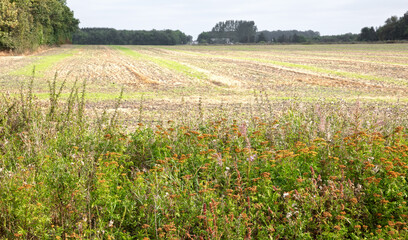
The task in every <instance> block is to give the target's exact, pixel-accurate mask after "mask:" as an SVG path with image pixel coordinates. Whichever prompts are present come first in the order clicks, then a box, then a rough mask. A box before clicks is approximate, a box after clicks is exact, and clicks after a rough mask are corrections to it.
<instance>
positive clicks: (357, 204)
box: [0, 79, 408, 239]
mask: <svg viewBox="0 0 408 240" xmlns="http://www.w3.org/2000/svg"><path fill="white" fill-rule="evenodd" d="M63 87H64V83H61V84H58V82H57V81H56V79H54V81H52V82H49V88H50V91H49V92H50V96H49V99H50V101H49V103H48V105H45V104H44V101H42V102H41V101H37V100H36V97H35V95H33V93H32V88H33V81H30V82H29V84H28V89H27V90H25V89H22V91H21V96H20V97H19V98H12V97H9V96H3V97H2V98H1V100H0V103H1V104H0V112H1V113H2V114H0V186H1V188H0V210H1V211H0V222H1V223H2V224H0V238H2V239H17V238H23V239H67V238H82V239H113V238H114V239H143V238H149V239H172V238H179V239H188V238H191V239H381V238H384V239H388V238H389V237H390V236H391V237H393V238H395V239H406V238H407V237H408V231H407V229H406V224H407V218H408V206H407V200H408V187H407V183H406V180H407V179H406V178H407V174H408V156H407V154H408V135H407V134H408V132H407V129H406V128H405V126H406V122H399V123H398V124H401V125H402V126H399V125H393V124H391V123H387V125H385V126H383V127H380V125H379V124H377V119H375V117H373V116H371V118H370V117H369V118H364V119H363V113H364V112H365V109H364V108H363V107H362V106H360V105H359V104H358V103H357V104H356V106H354V107H353V108H351V109H348V110H347V111H346V112H350V113H351V114H350V115H347V116H346V115H343V114H342V113H340V112H339V111H338V110H340V109H342V108H344V107H345V106H343V105H342V103H340V102H336V103H327V106H325V105H322V106H320V105H319V104H318V103H316V104H312V105H310V106H309V107H305V106H303V107H302V108H303V110H301V108H300V103H296V102H293V106H292V107H291V108H290V109H288V111H285V112H284V113H283V114H282V115H281V116H279V117H278V116H277V118H276V119H275V118H273V117H271V116H269V117H266V116H265V117H262V118H260V117H251V118H250V119H247V120H248V121H244V120H234V119H232V118H230V119H226V118H223V117H221V116H213V117H214V118H213V119H211V120H208V121H207V120H201V121H200V122H199V123H197V124H195V125H191V126H185V125H184V123H183V122H173V121H168V122H165V123H163V124H160V125H156V126H144V125H143V124H142V123H139V124H138V125H137V126H134V127H135V129H134V130H132V131H128V132H126V131H125V130H124V129H123V128H122V127H121V126H120V124H119V122H118V121H117V120H118V119H117V113H118V108H119V104H120V100H121V99H122V97H121V94H120V96H119V98H118V100H117V103H116V104H115V111H114V113H113V115H112V116H108V115H106V114H101V115H98V116H96V118H93V119H91V118H87V115H86V112H85V108H84V106H85V102H84V98H85V94H86V90H85V89H86V83H83V84H82V86H77V84H76V83H75V84H74V86H73V87H72V89H71V91H70V96H69V98H68V99H67V101H65V102H61V101H60V93H61V91H62V88H63ZM323 104H324V103H323ZM329 109H331V111H330V112H325V110H329ZM162 122H163V121H162Z"/></svg>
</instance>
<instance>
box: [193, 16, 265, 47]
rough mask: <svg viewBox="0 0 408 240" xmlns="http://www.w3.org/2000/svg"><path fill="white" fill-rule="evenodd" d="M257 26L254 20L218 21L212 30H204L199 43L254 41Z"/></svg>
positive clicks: (198, 39) (199, 37)
mask: <svg viewBox="0 0 408 240" xmlns="http://www.w3.org/2000/svg"><path fill="white" fill-rule="evenodd" d="M257 29H258V28H257V27H256V25H255V22H254V21H243V20H239V21H234V20H227V21H224V22H219V23H217V24H216V25H215V26H214V27H213V28H212V30H211V31H210V32H202V33H201V34H200V35H199V36H198V38H197V41H198V42H199V43H234V42H240V43H253V42H255V36H256V32H257Z"/></svg>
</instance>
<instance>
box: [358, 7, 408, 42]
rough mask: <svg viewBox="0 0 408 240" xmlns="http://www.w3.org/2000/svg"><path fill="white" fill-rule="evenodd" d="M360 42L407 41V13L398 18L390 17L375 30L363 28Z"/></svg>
mask: <svg viewBox="0 0 408 240" xmlns="http://www.w3.org/2000/svg"><path fill="white" fill-rule="evenodd" d="M359 40H360V41H368V42H372V41H390V40H391V41H392V40H408V12H406V13H405V14H404V16H402V17H400V18H398V17H397V16H392V17H390V18H388V19H387V20H386V21H385V24H384V25H383V26H380V27H379V28H377V29H374V27H364V28H363V29H361V33H360V36H359Z"/></svg>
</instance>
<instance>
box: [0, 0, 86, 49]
mask: <svg viewBox="0 0 408 240" xmlns="http://www.w3.org/2000/svg"><path fill="white" fill-rule="evenodd" d="M78 24H79V20H78V19H75V18H74V14H73V12H72V11H71V10H70V9H69V7H68V6H67V5H66V1H65V0H0V50H15V51H18V52H22V51H25V50H35V49H36V48H38V47H39V46H41V45H46V44H48V45H59V44H63V43H66V42H70V41H71V38H72V34H73V33H74V32H75V31H76V30H77V29H78Z"/></svg>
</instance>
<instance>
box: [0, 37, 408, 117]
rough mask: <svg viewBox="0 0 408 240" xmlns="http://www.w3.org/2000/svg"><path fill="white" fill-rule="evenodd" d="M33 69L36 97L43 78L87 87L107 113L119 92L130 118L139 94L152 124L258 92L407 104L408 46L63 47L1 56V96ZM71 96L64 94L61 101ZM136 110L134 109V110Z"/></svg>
mask: <svg viewBox="0 0 408 240" xmlns="http://www.w3.org/2000/svg"><path fill="white" fill-rule="evenodd" d="M34 66H36V74H35V76H36V77H35V80H34V83H35V84H34V92H36V93H39V95H38V96H39V97H40V98H47V96H48V85H47V80H50V79H53V78H54V75H55V74H56V73H57V74H58V77H57V80H58V81H59V82H60V83H61V82H62V81H63V80H64V79H67V84H66V85H67V89H69V87H71V86H72V85H73V83H74V82H75V80H78V81H79V82H81V83H82V81H84V80H86V81H87V83H86V84H87V96H86V97H87V99H88V100H89V106H90V107H91V106H92V103H96V104H94V105H95V106H103V107H108V108H109V107H111V106H112V102H113V101H114V99H116V98H117V97H118V95H119V93H120V90H121V88H122V87H123V88H124V95H123V97H124V100H126V102H125V103H124V104H123V105H122V107H123V108H125V109H126V110H127V112H128V113H130V114H131V112H132V111H134V110H135V106H137V105H139V104H140V100H141V97H142V95H143V99H144V100H143V101H145V108H146V110H149V109H150V108H151V110H152V111H151V113H152V114H155V115H153V116H152V117H151V118H152V119H154V118H158V117H159V116H160V115H161V114H168V113H169V112H172V111H173V110H177V109H180V108H181V106H182V104H183V102H184V103H187V105H189V106H193V105H195V106H197V105H198V103H199V101H200V99H201V102H202V104H204V105H208V107H212V108H213V107H216V106H218V105H220V104H221V105H222V104H226V103H228V104H232V105H240V106H242V107H243V108H245V109H248V108H249V106H250V105H251V104H252V105H254V104H256V103H255V102H254V101H255V100H256V99H255V98H256V97H255V96H256V93H258V95H259V93H260V92H261V94H263V95H266V97H267V98H268V100H269V101H271V102H272V103H282V102H285V101H287V100H291V99H300V101H306V102H311V101H316V100H325V101H330V100H336V101H338V100H344V101H346V102H355V101H356V100H358V101H362V102H365V101H369V102H373V101H374V102H375V101H376V102H387V103H396V102H400V103H406V102H407V101H408V77H407V76H408V45H406V44H400V45H374V44H373V45H310V46H307V45H303V46H302V45H292V46H291V45H287V46H285V45H283V46H175V47H161V46H158V47H154V46H117V47H116V46H69V45H67V46H63V47H61V48H54V49H50V50H47V51H44V52H41V53H38V54H35V55H32V56H26V57H21V56H17V57H0V86H1V89H2V92H11V93H16V92H18V91H19V89H20V86H21V84H22V83H24V82H29V79H30V77H31V76H32V70H33V67H34ZM68 93H69V91H66V92H65V94H64V93H63V94H62V97H67V96H68ZM136 109H138V108H136Z"/></svg>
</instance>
